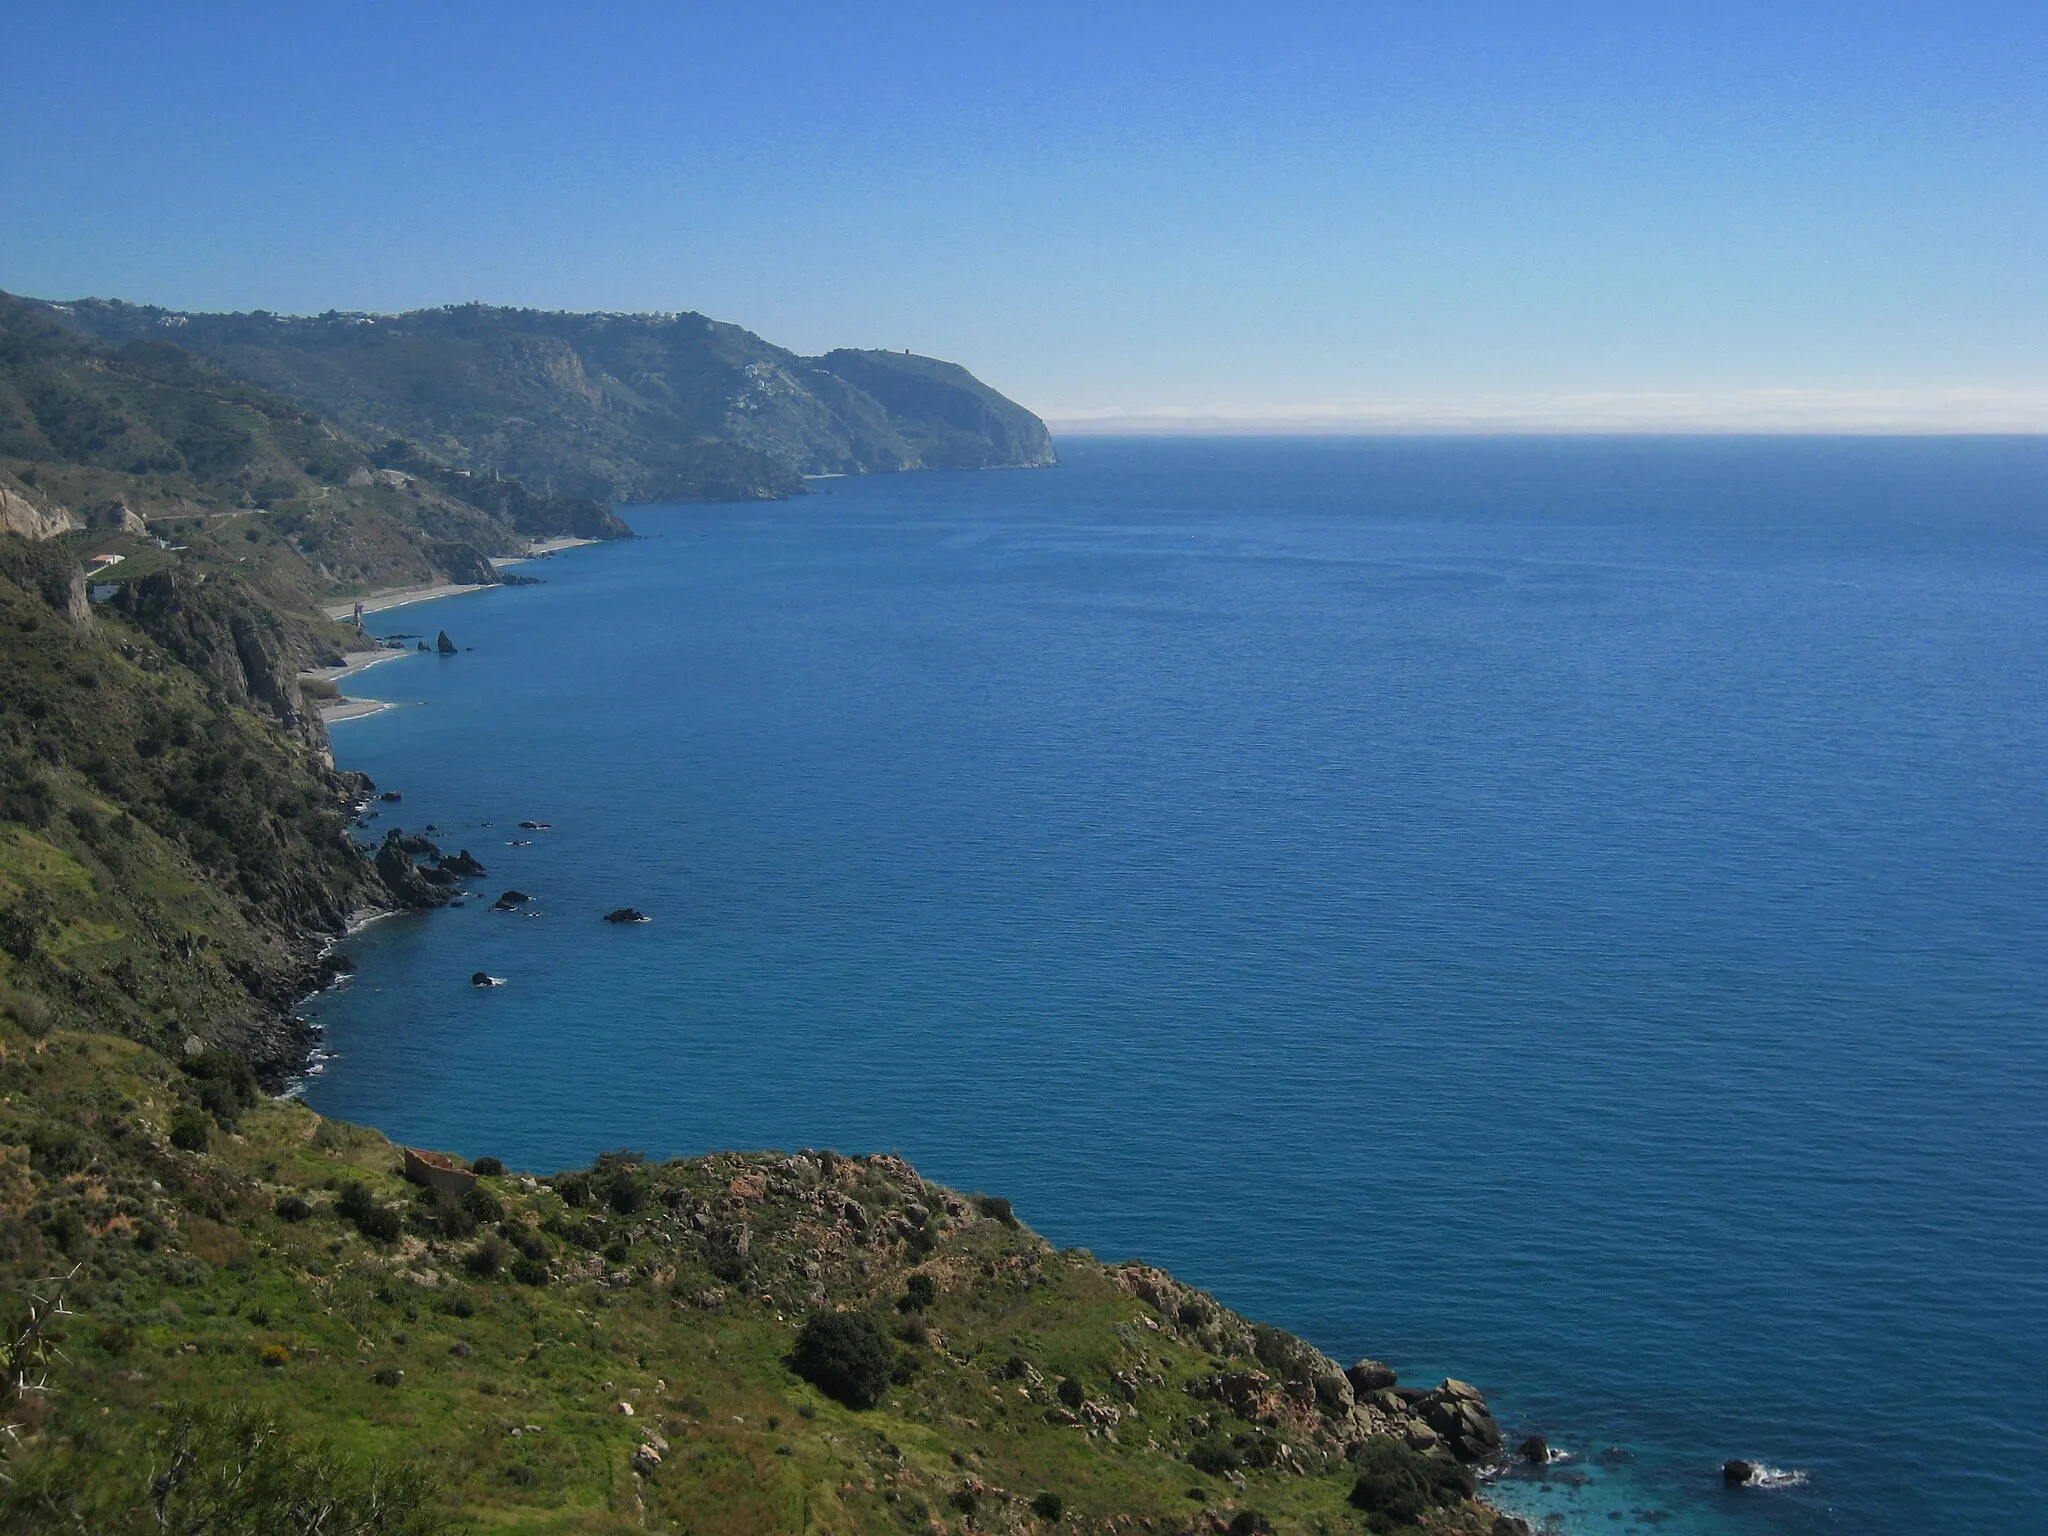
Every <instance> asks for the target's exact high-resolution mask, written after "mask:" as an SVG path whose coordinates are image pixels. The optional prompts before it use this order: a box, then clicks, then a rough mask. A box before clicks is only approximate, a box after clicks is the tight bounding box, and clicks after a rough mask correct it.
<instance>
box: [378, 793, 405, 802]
mask: <svg viewBox="0 0 2048 1536" xmlns="http://www.w3.org/2000/svg"><path fill="white" fill-rule="evenodd" d="M377 798H378V799H379V800H382V801H384V802H385V803H386V804H389V805H396V804H398V802H399V801H401V800H403V799H404V798H405V796H403V795H401V794H400V793H399V792H398V791H397V790H395V789H387V790H385V791H384V793H383V794H381V795H379V796H378V797H377Z"/></svg>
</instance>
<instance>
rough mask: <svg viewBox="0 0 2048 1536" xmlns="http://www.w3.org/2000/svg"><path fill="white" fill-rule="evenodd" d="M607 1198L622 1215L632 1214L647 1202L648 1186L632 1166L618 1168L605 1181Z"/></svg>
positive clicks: (612, 1206)
mask: <svg viewBox="0 0 2048 1536" xmlns="http://www.w3.org/2000/svg"><path fill="white" fill-rule="evenodd" d="M604 1195H605V1199H606V1201H607V1202H609V1203H610V1205H611V1208H612V1209H613V1210H615V1211H617V1212H618V1213H619V1214H620V1215H622V1216H630V1215H632V1214H633V1213H634V1212H635V1211H637V1210H639V1209H640V1208H641V1207H642V1206H644V1205H646V1204H647V1188H646V1186H645V1185H643V1184H642V1183H641V1182H640V1179H639V1176H638V1175H636V1174H635V1173H634V1172H633V1171H632V1170H631V1169H630V1168H620V1169H618V1170H616V1171H615V1172H614V1173H613V1174H612V1176H611V1178H610V1179H608V1180H607V1181H606V1183H605V1191H604Z"/></svg>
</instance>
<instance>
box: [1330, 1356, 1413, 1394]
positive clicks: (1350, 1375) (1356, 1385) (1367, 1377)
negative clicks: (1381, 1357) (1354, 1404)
mask: <svg viewBox="0 0 2048 1536" xmlns="http://www.w3.org/2000/svg"><path fill="white" fill-rule="evenodd" d="M1344 1375H1345V1377H1346V1378H1347V1379H1348V1380H1349V1381H1350V1383H1351V1390H1352V1391H1353V1392H1356V1393H1357V1394H1358V1395H1359V1396H1360V1397H1365V1396H1368V1395H1369V1394H1371V1393H1374V1392H1383V1391H1385V1390H1386V1389H1387V1388H1388V1387H1391V1386H1393V1385H1394V1383H1395V1382H1397V1381H1399V1380H1400V1377H1398V1376H1396V1375H1395V1374H1394V1372H1393V1370H1392V1368H1391V1367H1389V1366H1386V1365H1382V1364H1381V1363H1380V1362H1379V1361H1377V1360H1361V1361H1359V1362H1358V1363H1357V1364H1356V1365H1354V1366H1352V1367H1351V1368H1350V1369H1349V1370H1347V1371H1346V1372H1345V1373H1344Z"/></svg>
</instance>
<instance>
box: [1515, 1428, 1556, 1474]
mask: <svg viewBox="0 0 2048 1536" xmlns="http://www.w3.org/2000/svg"><path fill="white" fill-rule="evenodd" d="M1515 1454H1516V1455H1517V1456H1519V1457H1521V1458H1522V1460H1524V1461H1526V1462H1527V1463H1529V1465H1530V1466H1532V1467H1547V1466H1549V1465H1550V1442H1549V1441H1548V1440H1546V1439H1544V1438H1543V1437H1542V1436H1541V1435H1531V1436H1530V1437H1529V1438H1528V1439H1526V1440H1524V1441H1523V1442H1522V1443H1521V1444H1520V1445H1518V1446H1516V1447H1515Z"/></svg>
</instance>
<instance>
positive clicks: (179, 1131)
mask: <svg viewBox="0 0 2048 1536" xmlns="http://www.w3.org/2000/svg"><path fill="white" fill-rule="evenodd" d="M212 1139H213V1116H211V1115H209V1114H207V1113H206V1111H204V1110H202V1109H195V1108H193V1107H192V1106H191V1105H189V1104H187V1105H184V1106H182V1107H181V1108H180V1109H179V1110H178V1111H177V1113H175V1114H174V1115H172V1116H171V1145H172V1146H174V1147H180V1148H182V1149H183V1150H185V1151H187V1152H204V1151H205V1150H206V1144H207V1143H208V1142H209V1141H211V1140H212Z"/></svg>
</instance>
